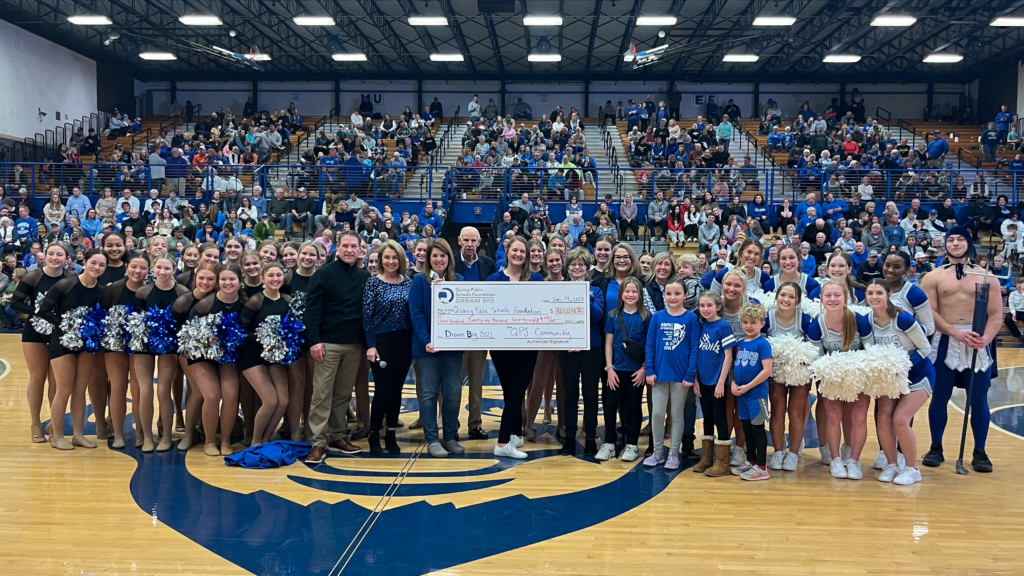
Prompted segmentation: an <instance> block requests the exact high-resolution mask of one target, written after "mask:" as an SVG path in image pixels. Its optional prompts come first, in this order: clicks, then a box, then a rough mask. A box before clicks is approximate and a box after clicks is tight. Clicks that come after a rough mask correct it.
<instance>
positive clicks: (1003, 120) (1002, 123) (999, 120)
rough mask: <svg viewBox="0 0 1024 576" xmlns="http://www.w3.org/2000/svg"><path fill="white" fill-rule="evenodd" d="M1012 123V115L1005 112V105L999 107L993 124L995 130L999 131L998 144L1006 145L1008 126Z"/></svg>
mask: <svg viewBox="0 0 1024 576" xmlns="http://www.w3.org/2000/svg"><path fill="white" fill-rule="evenodd" d="M1012 122H1013V114H1010V113H1009V112H1008V111H1007V110H1006V105H1005V104H1004V105H1003V106H1000V107H999V113H998V114H996V119H995V124H996V130H998V131H999V143H1000V144H1006V137H1007V135H1008V134H1009V133H1010V124H1011V123H1012Z"/></svg>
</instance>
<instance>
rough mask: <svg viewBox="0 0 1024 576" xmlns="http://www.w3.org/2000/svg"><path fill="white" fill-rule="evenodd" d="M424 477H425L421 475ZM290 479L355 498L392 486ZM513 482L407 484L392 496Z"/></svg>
mask: <svg viewBox="0 0 1024 576" xmlns="http://www.w3.org/2000/svg"><path fill="white" fill-rule="evenodd" d="M420 476H423V475H420ZM288 479H289V480H291V481H292V482H295V483H296V484H301V485H302V486H306V487H307V488H313V489H314V490H321V491H323V492H334V493H336V494H351V495H353V496H385V495H387V494H388V491H389V489H390V488H391V486H390V485H389V484H368V483H364V482H339V481H337V480H321V479H318V478H305V477H303V476H291V475H289V476H288ZM511 481H512V478H505V479H503V480H484V481H480V482H453V483H442V484H437V483H435V484H406V483H402V484H401V485H399V486H398V487H397V488H396V489H395V490H394V491H393V493H391V495H392V496H398V497H409V496H413V497H415V496H437V495H440V494H456V493H462V492H471V491H473V490H483V489H485V488H493V487H495V486H501V485H502V484H507V483H509V482H511Z"/></svg>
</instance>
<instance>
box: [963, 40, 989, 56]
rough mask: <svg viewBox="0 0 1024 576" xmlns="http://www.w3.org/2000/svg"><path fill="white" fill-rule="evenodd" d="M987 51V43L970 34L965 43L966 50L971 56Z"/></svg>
mask: <svg viewBox="0 0 1024 576" xmlns="http://www.w3.org/2000/svg"><path fill="white" fill-rule="evenodd" d="M984 51H985V43H984V42H982V41H981V39H980V38H978V37H977V36H970V37H968V38H967V42H966V44H965V45H964V52H966V53H967V54H969V55H971V56H978V55H980V54H981V53H982V52H984Z"/></svg>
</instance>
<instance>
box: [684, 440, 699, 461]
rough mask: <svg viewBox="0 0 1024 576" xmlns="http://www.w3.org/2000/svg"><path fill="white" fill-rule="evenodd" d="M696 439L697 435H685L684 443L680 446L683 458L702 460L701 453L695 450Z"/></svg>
mask: <svg viewBox="0 0 1024 576" xmlns="http://www.w3.org/2000/svg"><path fill="white" fill-rule="evenodd" d="M696 439H697V437H696V436H683V443H682V444H681V445H680V447H679V454H680V455H681V456H682V457H683V458H686V459H687V460H693V461H697V460H700V454H697V453H696V452H694V451H693V442H694V441H695V440H696Z"/></svg>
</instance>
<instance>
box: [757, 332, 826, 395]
mask: <svg viewBox="0 0 1024 576" xmlns="http://www.w3.org/2000/svg"><path fill="white" fill-rule="evenodd" d="M768 343H769V344H771V346H772V359H773V362H772V379H774V380H775V381H776V382H778V383H779V384H783V385H785V386H804V385H806V384H810V382H811V376H812V374H811V364H812V363H813V362H814V361H815V360H817V359H818V347H817V345H815V344H813V343H811V342H808V341H806V340H804V339H803V338H796V337H794V336H772V337H771V338H768Z"/></svg>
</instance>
